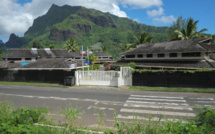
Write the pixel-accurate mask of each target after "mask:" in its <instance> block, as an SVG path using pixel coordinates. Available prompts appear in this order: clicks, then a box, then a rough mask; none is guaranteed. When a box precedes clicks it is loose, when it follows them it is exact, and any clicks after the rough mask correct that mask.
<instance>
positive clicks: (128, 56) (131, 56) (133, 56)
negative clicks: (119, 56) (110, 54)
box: [126, 55, 135, 58]
mask: <svg viewBox="0 0 215 134" xmlns="http://www.w3.org/2000/svg"><path fill="white" fill-rule="evenodd" d="M126 58H135V55H126Z"/></svg>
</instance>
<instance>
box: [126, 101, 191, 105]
mask: <svg viewBox="0 0 215 134" xmlns="http://www.w3.org/2000/svg"><path fill="white" fill-rule="evenodd" d="M126 102H127V103H144V104H158V105H174V106H179V105H181V106H189V104H187V103H162V102H145V101H130V100H127V101H126Z"/></svg>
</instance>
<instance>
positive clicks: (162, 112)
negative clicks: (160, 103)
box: [120, 108, 195, 117]
mask: <svg viewBox="0 0 215 134" xmlns="http://www.w3.org/2000/svg"><path fill="white" fill-rule="evenodd" d="M120 112H126V113H141V114H155V115H160V114H161V115H171V116H189V117H195V114H194V113H181V112H168V111H152V110H140V109H125V108H122V109H121V110H120Z"/></svg>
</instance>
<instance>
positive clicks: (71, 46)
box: [63, 38, 79, 52]
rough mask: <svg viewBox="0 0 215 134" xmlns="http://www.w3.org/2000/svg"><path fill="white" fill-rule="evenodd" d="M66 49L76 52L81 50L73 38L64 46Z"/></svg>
mask: <svg viewBox="0 0 215 134" xmlns="http://www.w3.org/2000/svg"><path fill="white" fill-rule="evenodd" d="M63 48H64V49H67V50H68V52H76V51H79V48H78V46H77V44H76V43H75V40H74V39H73V38H71V39H69V40H68V41H67V42H66V44H65V45H64V46H63Z"/></svg>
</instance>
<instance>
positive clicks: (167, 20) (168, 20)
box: [153, 15, 177, 24]
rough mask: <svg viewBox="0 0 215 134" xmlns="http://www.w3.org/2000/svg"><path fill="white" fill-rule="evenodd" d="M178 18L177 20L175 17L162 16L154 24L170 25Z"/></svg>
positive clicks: (154, 20) (155, 19)
mask: <svg viewBox="0 0 215 134" xmlns="http://www.w3.org/2000/svg"><path fill="white" fill-rule="evenodd" d="M176 19H177V18H175V17H174V16H173V15H170V16H161V17H159V18H154V19H153V22H154V23H163V24H170V23H172V22H173V21H176Z"/></svg>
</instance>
